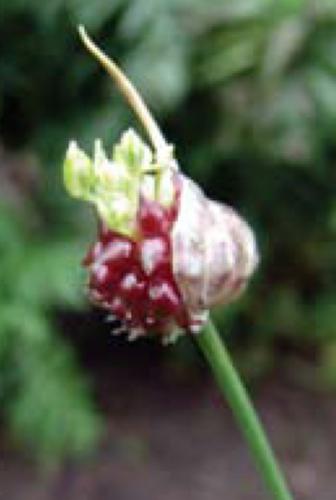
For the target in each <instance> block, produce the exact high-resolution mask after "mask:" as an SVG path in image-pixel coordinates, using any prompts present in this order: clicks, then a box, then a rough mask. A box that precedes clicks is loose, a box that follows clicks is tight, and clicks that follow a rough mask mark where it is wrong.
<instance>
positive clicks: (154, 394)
mask: <svg viewBox="0 0 336 500" xmlns="http://www.w3.org/2000/svg"><path fill="white" fill-rule="evenodd" d="M79 23H83V24H85V26H86V27H87V29H88V31H89V33H90V34H91V35H92V36H93V37H94V39H95V40H96V41H97V42H98V43H99V45H100V46H101V47H102V48H103V49H104V50H105V51H106V52H107V53H108V54H110V55H111V56H112V57H114V58H115V59H116V60H117V61H118V63H119V64H120V65H121V66H122V68H123V69H124V70H125V72H126V73H127V74H128V76H129V77H130V78H131V80H132V81H133V82H134V83H135V85H136V86H137V87H138V89H139V90H140V92H141V93H142V94H143V96H144V98H145V100H146V102H147V103H148V105H149V106H150V107H151V109H152V110H153V112H154V113H155V115H156V117H157V119H158V120H159V122H160V124H161V125H162V128H163V130H164V132H165V135H166V136H167V137H168V138H169V140H170V141H171V142H172V143H174V144H175V145H176V154H177V157H178V159H179V161H180V164H181V165H182V168H183V169H184V171H185V172H187V173H188V174H189V175H191V176H192V177H193V178H194V179H195V180H197V181H198V182H199V183H200V184H201V185H202V187H203V188H204V189H205V190H206V192H207V193H208V194H209V195H211V196H212V197H214V198H217V199H219V200H223V201H225V202H227V203H230V204H231V205H233V206H234V207H235V208H237V209H238V210H239V211H240V212H241V213H242V214H243V215H244V216H245V217H246V218H247V219H248V221H249V222H250V223H251V225H252V226H253V227H254V228H255V231H256V233H257V238H258V241H259V246H260V252H261V257H262V258H261V264H260V268H259V271H258V273H257V275H256V277H255V278H254V279H253V281H252V283H251V285H250V287H249V290H248V292H247V293H246V294H245V295H244V297H242V299H241V300H240V301H239V302H237V304H234V305H233V306H230V307H228V308H223V309H219V310H218V311H215V312H214V318H215V321H216V322H217V325H218V326H219V329H220V330H221V332H222V333H223V336H224V337H225V340H226V341H227V342H228V344H229V347H230V350H231V351H232V352H233V355H234V359H235V361H236V364H237V365H238V367H239V369H240V371H241V373H242V375H243V377H244V379H245V380H246V381H247V383H248V385H249V389H250V391H251V393H252V395H253V398H254V400H255V401H256V405H257V407H258V409H259V410H260V411H261V414H262V417H263V420H264V421H265V424H266V427H267V429H268V432H269V434H270V436H271V440H272V442H273V443H274V446H275V448H276V450H277V453H278V455H279V457H280V459H281V462H282V463H283V464H284V467H285V469H286V472H287V474H288V477H289V479H290V482H291V485H292V486H293V489H294V491H295V493H296V495H297V497H296V498H298V499H309V500H310V499H316V498H319V499H320V500H333V499H334V498H335V487H334V484H333V483H334V480H333V479H334V478H333V476H334V473H335V471H336V463H335V462H336V459H335V454H334V449H335V445H336V442H335V437H334V436H335V432H334V422H335V415H336V400H335V396H334V394H335V390H336V326H335V318H336V300H335V298H336V289H335V278H336V257H335V243H334V242H335V234H336V197H335V186H336V169H335V155H336V150H335V146H336V58H335V54H336V4H335V3H334V2H333V1H331V0H329V1H327V0H319V1H318V2H317V1H313V0H312V1H308V0H306V1H305V0H301V1H299V0H277V1H270V0H240V1H239V2H236V1H234V0H230V1H229V0H221V1H219V0H214V1H212V2H204V1H201V0H171V1H167V0H166V1H165V0H156V1H154V0H136V1H126V0H104V1H103V0H96V1H93V2H87V1H84V0H69V1H65V0H49V2H45V3H43V2H40V1H37V0H30V1H28V2H27V1H23V0H11V2H8V3H7V2H1V5H0V405H1V412H0V418H1V431H0V460H1V462H0V497H1V498H2V495H3V498H6V499H13V500H14V499H25V500H26V499H30V498H31V499H32V500H33V499H34V500H39V499H41V500H49V499H53V498H57V497H59V496H60V495H61V496H62V497H63V498H69V499H70V498H71V499H73V498H76V497H78V498H79V497H80V498H82V499H90V500H91V499H95V498H97V499H98V498H106V499H110V498H111V499H113V500H124V499H125V500H128V499H133V498H134V497H137V498H138V499H142V498H144V499H153V500H154V499H156V498H160V499H163V500H166V499H167V500H182V499H183V500H185V499H187V498H192V499H193V500H197V499H198V498H199V499H202V500H207V499H209V500H212V499H217V498H222V497H225V498H235V499H237V500H245V499H249V500H252V499H254V498H255V499H258V500H259V499H261V498H265V499H266V498H267V495H265V493H264V489H263V486H262V485H261V483H260V481H259V478H258V476H257V473H256V471H255V469H254V466H253V464H252V461H251V459H250V457H249V455H248V453H247V450H246V447H245V444H244V443H243V441H242V439H241V437H240V435H239V433H238V431H237V429H236V426H235V424H234V422H233V420H232V417H231V414H230V412H229V409H228V408H227V407H226V406H225V404H223V402H222V401H221V399H220V397H219V394H218V392H217V389H216V388H215V387H214V384H213V381H212V380H211V379H210V375H209V373H208V371H207V368H206V367H205V366H204V363H203V360H202V359H201V357H200V356H199V353H198V352H197V350H196V348H195V346H194V344H193V342H192V341H190V339H189V338H184V339H182V340H181V341H179V342H178V343H177V344H176V345H174V346H172V347H169V348H162V347H161V345H160V344H159V343H158V342H156V341H155V340H142V341H139V342H136V343H134V344H128V343H127V342H126V340H124V339H116V338H115V337H112V336H111V334H110V330H111V328H110V326H109V325H108V324H107V323H106V322H105V320H104V315H103V314H102V313H101V312H99V311H94V310H92V309H90V307H89V305H88V302H87V299H86V296H85V289H84V283H85V272H84V271H83V270H82V269H81V267H80V261H81V258H82V256H83V255H84V254H85V251H86V248H87V246H88V245H89V243H90V242H91V241H92V240H93V238H94V234H95V220H94V217H93V215H92V213H91V211H90V210H89V209H88V208H87V207H85V206H83V205H82V204H80V203H75V202H73V200H71V199H69V198H68V196H67V195H66V193H65V192H64V189H63V186H62V161H63V157H64V152H65V150H66V147H67V144H68V141H69V140H70V139H71V138H76V139H77V140H78V142H79V144H80V145H81V146H82V147H83V148H85V149H86V150H87V151H88V152H91V150H92V145H93V141H94V139H95V138H96V137H101V138H102V139H103V141H104V143H105V145H106V147H107V149H110V148H111V147H112V144H113V143H114V141H116V140H117V138H118V136H119V134H120V133H121V131H122V130H123V129H124V128H125V127H129V126H136V124H135V121H134V118H133V116H132V114H131V113H130V111H129V110H128V109H127V106H126V105H125V103H124V101H123V100H122V98H121V97H120V95H119V94H118V92H117V91H116V90H115V88H114V86H113V84H112V82H111V81H110V80H109V78H108V76H107V75H106V74H105V73H104V72H103V71H102V69H101V68H100V67H99V66H98V64H97V63H96V62H95V61H94V60H93V59H92V58H91V57H90V56H89V55H88V54H87V53H86V51H85V49H84V48H83V46H82V45H81V44H80V42H79V38H78V36H77V33H76V26H77V25H78V24H79ZM262 495H264V496H262Z"/></svg>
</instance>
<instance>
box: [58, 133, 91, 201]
mask: <svg viewBox="0 0 336 500" xmlns="http://www.w3.org/2000/svg"><path fill="white" fill-rule="evenodd" d="M63 176H64V184H65V187H66V189H67V190H68V192H69V193H70V194H71V195H72V196H74V197H75V198H82V199H84V200H89V199H90V195H91V190H92V187H93V184H94V170H93V165H92V161H91V160H90V158H89V157H88V156H87V155H86V154H85V153H84V151H82V150H81V149H80V148H79V147H78V146H77V143H76V141H71V142H70V144H69V147H68V149H67V152H66V155H65V160H64V165H63Z"/></svg>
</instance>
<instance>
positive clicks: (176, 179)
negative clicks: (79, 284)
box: [64, 28, 291, 500]
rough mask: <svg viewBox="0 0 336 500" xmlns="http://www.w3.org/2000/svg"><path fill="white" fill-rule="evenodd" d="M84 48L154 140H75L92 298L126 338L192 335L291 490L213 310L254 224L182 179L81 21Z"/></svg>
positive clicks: (237, 288)
mask: <svg viewBox="0 0 336 500" xmlns="http://www.w3.org/2000/svg"><path fill="white" fill-rule="evenodd" d="M80 35H81V38H82V40H83V42H84V44H85V45H86V47H87V48H88V50H89V51H90V52H91V53H92V54H93V55H94V56H95V57H96V58H97V59H98V60H99V61H100V63H101V64H102V65H103V66H104V67H105V68H106V70H107V71H108V73H109V74H110V75H111V76H112V78H113V79H114V81H115V83H116V84H117V85H118V87H119V89H120V90H121V92H122V93H123V94H124V96H125V98H126V100H127V101H128V103H129V104H130V106H131V108H132V109H133V111H134V112H135V114H136V115H137V117H138V118H139V120H140V122H141V123H142V125H143V126H144V129H145V131H146V132H147V134H148V137H149V139H150V141H151V147H150V146H149V145H147V144H145V142H144V141H143V140H142V139H141V138H140V137H139V136H138V135H137V133H136V132H135V131H134V130H128V131H127V132H125V133H124V134H122V136H121V139H120V141H119V143H118V144H117V145H115V147H114V148H113V152H112V155H111V156H110V155H108V154H107V153H106V152H105V151H104V148H103V145H102V144H101V141H100V140H96V142H95V145H94V151H93V156H92V157H90V156H88V155H87V154H86V153H85V152H83V151H82V150H81V149H80V148H79V147H78V145H77V144H76V142H75V141H71V142H70V145H69V147H68V151H67V154H66V158H65V162H64V182H65V186H66V188H67V190H68V192H69V193H70V194H71V195H72V196H73V197H75V198H79V199H82V200H84V201H87V202H89V203H91V204H93V205H94V207H95V209H96V211H97V214H98V238H97V240H96V242H95V243H94V244H93V245H92V247H91V248H90V250H89V252H88V254H87V256H86V257H85V259H84V265H85V266H86V267H87V269H88V271H89V282H88V289H89V295H90V297H91V299H92V301H93V302H95V303H96V304H98V305H100V306H101V307H103V308H105V309H106V310H107V311H108V313H109V315H112V317H113V318H117V319H118V320H120V322H121V324H122V329H123V330H124V331H125V332H128V334H129V338H130V339H133V338H137V337H139V336H144V335H148V334H153V335H158V336H160V337H161V338H162V340H163V341H164V342H165V343H166V342H169V341H172V340H174V339H175V338H176V337H177V336H178V335H179V334H181V333H185V332H188V333H190V334H195V337H194V338H195V339H196V341H197V343H198V345H199V347H200V349H201V350H202V352H203V353H204V356H205V358H206V359H207V360H208V362H209V364H210V366H211V368H212V370H213V372H214V376H215V378H216V380H217V382H218V385H219V388H220V389H221V391H222V392H223V394H224V395H225V397H226V398H227V400H228V402H229V404H230V406H231V408H232V410H233V413H234V415H235V417H236V419H237V421H238V422H239V424H240V425H241V428H242V431H243V433H244V435H245V436H246V439H247V441H248V443H249V445H250V448H251V450H252V452H253V454H254V457H255V459H256V462H257V464H258V466H259V467H260V470H261V472H262V474H263V476H264V478H265V481H266V482H267V484H268V485H269V488H270V490H271V491H272V493H273V495H274V498H275V499H278V500H291V495H290V493H289V491H288V489H287V486H286V483H285V481H284V479H283V477H282V475H281V472H280V470H279V468H278V466H277V463H276V460H275V457H274V455H273V453H272V450H271V448H270V446H269V444H268V441H267V438H266V436H265V433H264V432H263V429H262V427H261V424H260V422H259V419H258V417H257V415H256V413H255V411H254V410H253V407H252V405H251V403H250V401H249V398H248V396H247V393H246V391H245V389H244V387H243V385H242V384H241V381H240V379H239V376H238V374H237V372H236V370H235V369H234V367H233V365H232V363H231V360H230V357H229V355H228V353H227V351H226V349H225V346H224V345H223V344H222V342H221V340H220V338H219V336H218V334H217V332H216V330H215V328H214V327H213V325H212V323H211V322H210V321H209V318H208V316H209V309H210V308H211V307H212V306H214V305H220V304H222V305H224V304H227V303H228V302H230V301H232V300H233V299H235V298H236V297H237V296H238V295H239V294H240V293H241V292H242V290H244V288H245V286H246V284H247V282H248V279H249V278H250V276H251V275H252V273H253V271H254V270H255V268H256V266H257V263H258V253H257V249H256V243H255V238H254V235H253V232H252V230H251V229H250V227H249V226H248V224H247V223H246V222H245V221H244V220H243V219H242V218H241V217H240V216H239V215H238V214H237V213H236V212H235V211H234V210H233V209H232V208H230V207H228V206H226V205H224V204H220V203H217V202H215V201H213V200H210V199H209V198H207V197H206V196H205V195H204V193H203V191H202V190H201V189H200V188H199V187H198V186H197V185H196V184H195V183H194V182H193V181H192V180H190V179H189V178H187V177H186V176H184V175H183V174H182V173H181V171H180V169H179V166H178V163H177V161H176V159H175V157H174V150H173V147H172V146H171V145H169V144H167V142H166V140H165V139H164V137H163V135H162V133H161V130H160V129H159V127H158V125H157V124H156V122H155V120H154V119H153V117H152V115H151V114H150V112H149V110H148V108H147V107H146V106H145V104H144V102H143V100H142V99H141V97H140V95H139V94H138V92H137V90H136V89H135V88H134V87H133V85H132V84H131V83H130V82H129V80H128V79H127V78H126V77H125V75H124V74H123V73H122V72H121V71H120V69H119V68H118V67H117V66H116V65H115V63H114V62H113V61H111V60H110V59H108V58H107V57H106V56H105V54H103V53H102V52H101V51H100V49H99V48H98V47H97V46H96V45H95V44H94V43H93V42H92V41H91V40H90V39H89V38H88V36H87V35H86V33H85V31H84V29H83V28H80Z"/></svg>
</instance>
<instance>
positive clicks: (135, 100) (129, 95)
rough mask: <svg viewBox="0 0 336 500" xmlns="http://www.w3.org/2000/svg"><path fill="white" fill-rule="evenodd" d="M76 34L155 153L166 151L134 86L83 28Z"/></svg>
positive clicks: (152, 119)
mask: <svg viewBox="0 0 336 500" xmlns="http://www.w3.org/2000/svg"><path fill="white" fill-rule="evenodd" d="M78 32H79V35H80V37H81V40H82V42H83V43H84V45H85V47H86V48H87V49H88V51H89V52H91V54H92V55H93V56H94V57H95V58H96V59H97V60H98V61H99V62H100V63H101V65H102V66H103V67H104V68H105V69H106V71H107V72H108V74H109V75H110V76H111V77H112V79H113V81H114V82H115V84H116V85H117V87H118V88H119V90H120V91H121V93H122V94H123V96H124V97H125V99H126V101H127V102H128V104H129V105H130V107H131V108H132V110H133V111H134V113H135V114H136V116H137V117H138V119H139V120H140V122H141V123H142V125H143V127H144V129H145V130H146V132H147V134H148V136H149V138H150V140H151V142H152V145H153V147H154V149H155V150H156V151H159V150H165V149H167V147H168V145H167V142H166V140H165V138H164V137H163V135H162V132H161V130H160V128H159V126H158V124H157V123H156V121H155V120H154V118H153V116H152V114H151V113H150V111H149V109H148V107H147V106H146V104H145V103H144V101H143V99H142V97H141V96H140V94H139V92H138V91H137V90H136V88H135V87H134V85H133V84H132V83H131V82H130V81H129V79H128V78H127V77H126V75H125V74H124V73H123V72H122V71H121V69H120V68H119V67H118V66H117V64H116V63H115V62H114V61H112V60H111V59H110V58H109V57H108V56H107V55H106V54H104V52H102V51H101V50H100V49H99V47H97V45H96V44H95V43H94V42H93V41H92V40H91V38H90V37H89V36H88V34H87V33H86V30H85V28H84V26H79V27H78Z"/></svg>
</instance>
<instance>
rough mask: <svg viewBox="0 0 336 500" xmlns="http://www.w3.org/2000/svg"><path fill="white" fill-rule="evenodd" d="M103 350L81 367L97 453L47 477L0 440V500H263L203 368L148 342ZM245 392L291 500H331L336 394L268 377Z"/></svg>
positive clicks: (335, 489)
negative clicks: (100, 418) (98, 427)
mask: <svg viewBox="0 0 336 500" xmlns="http://www.w3.org/2000/svg"><path fill="white" fill-rule="evenodd" d="M105 347H106V352H105V354H104V355H103V356H101V355H99V356H97V355H96V354H97V353H95V355H92V356H91V357H90V356H87V359H86V361H85V362H86V364H87V366H88V370H89V372H90V370H91V373H92V374H93V376H94V377H95V386H96V387H97V400H98V404H99V406H100V408H101V409H102V411H103V412H104V413H105V415H106V419H107V426H106V432H105V435H104V437H103V439H102V442H101V444H100V446H99V449H98V451H97V452H96V454H95V455H94V456H93V457H91V458H90V459H89V460H87V461H85V462H84V463H81V464H73V463H67V464H66V465H65V464H64V465H63V466H62V467H60V468H59V469H57V470H53V471H52V472H48V473H46V472H43V471H40V470H38V469H37V468H36V467H35V466H33V465H32V464H31V463H29V462H28V461H27V459H25V458H23V457H22V455H20V453H19V452H13V450H11V449H10V448H9V447H8V445H7V446H6V445H5V444H4V443H3V440H2V444H0V460H1V462H0V467H1V468H0V498H1V500H2V499H4V500H58V499H60V498H61V499H62V500H77V499H80V500H189V499H190V500H219V499H227V500H266V499H269V498H270V496H269V495H268V494H267V493H266V492H265V489H264V485H263V484H262V483H261V481H260V479H259V477H258V474H257V472H256V470H255V468H254V465H253V462H252V460H251V458H250V456H249V454H248V451H247V449H246V446H245V443H244V442H243V440H242V437H241V435H240V433H239V431H238V430H237V428H236V425H235V423H234V422H233V419H232V416H231V413H230V411H229V409H228V408H227V406H226V405H225V404H223V402H222V400H221V398H220V396H219V394H218V392H217V390H216V388H215V387H214V384H213V381H212V380H211V378H210V376H209V375H208V373H207V371H206V370H205V369H202V368H201V367H200V365H198V364H197V363H196V367H195V363H192V365H190V366H187V367H186V366H185V365H184V364H183V363H179V362H176V359H175V358H174V359H173V360H172V357H171V355H169V354H167V352H168V351H166V350H163V349H162V348H161V347H160V346H156V345H154V344H153V343H148V342H147V343H145V342H141V341H140V342H138V343H135V344H134V345H129V344H126V343H124V342H122V341H121V342H116V343H115V342H113V341H111V342H108V343H106V346H105ZM91 354H92V353H91ZM100 354H101V353H100ZM93 358H94V359H95V362H91V363H90V359H93ZM97 359H98V360H99V363H97ZM88 360H89V361H88ZM107 360H108V362H107ZM252 395H253V399H254V401H255V404H256V406H257V408H258V410H259V412H260V414H261V416H262V420H263V422H264V423H265V426H266V428H267V430H268V433H269V435H270V436H271V440H272V443H273V445H274V448H275V450H276V452H277V455H278V457H279V459H280V461H281V463H282V465H283V467H284V469H285V471H286V474H287V476H288V478H289V481H290V483H291V486H292V488H293V491H294V493H295V498H296V499H297V500H317V499H318V500H335V499H336V452H335V450H336V432H335V422H336V397H335V396H333V395H330V394H329V395H326V394H321V393H320V394H318V393H316V392H309V391H307V390H306V389H302V388H300V387H297V386H295V385H294V384H293V383H289V382H288V381H285V380H284V379H283V378H282V377H281V376H280V375H276V374H274V375H273V376H272V379H268V380H266V381H264V382H261V383H259V384H258V386H257V387H254V388H253V390H252Z"/></svg>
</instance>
